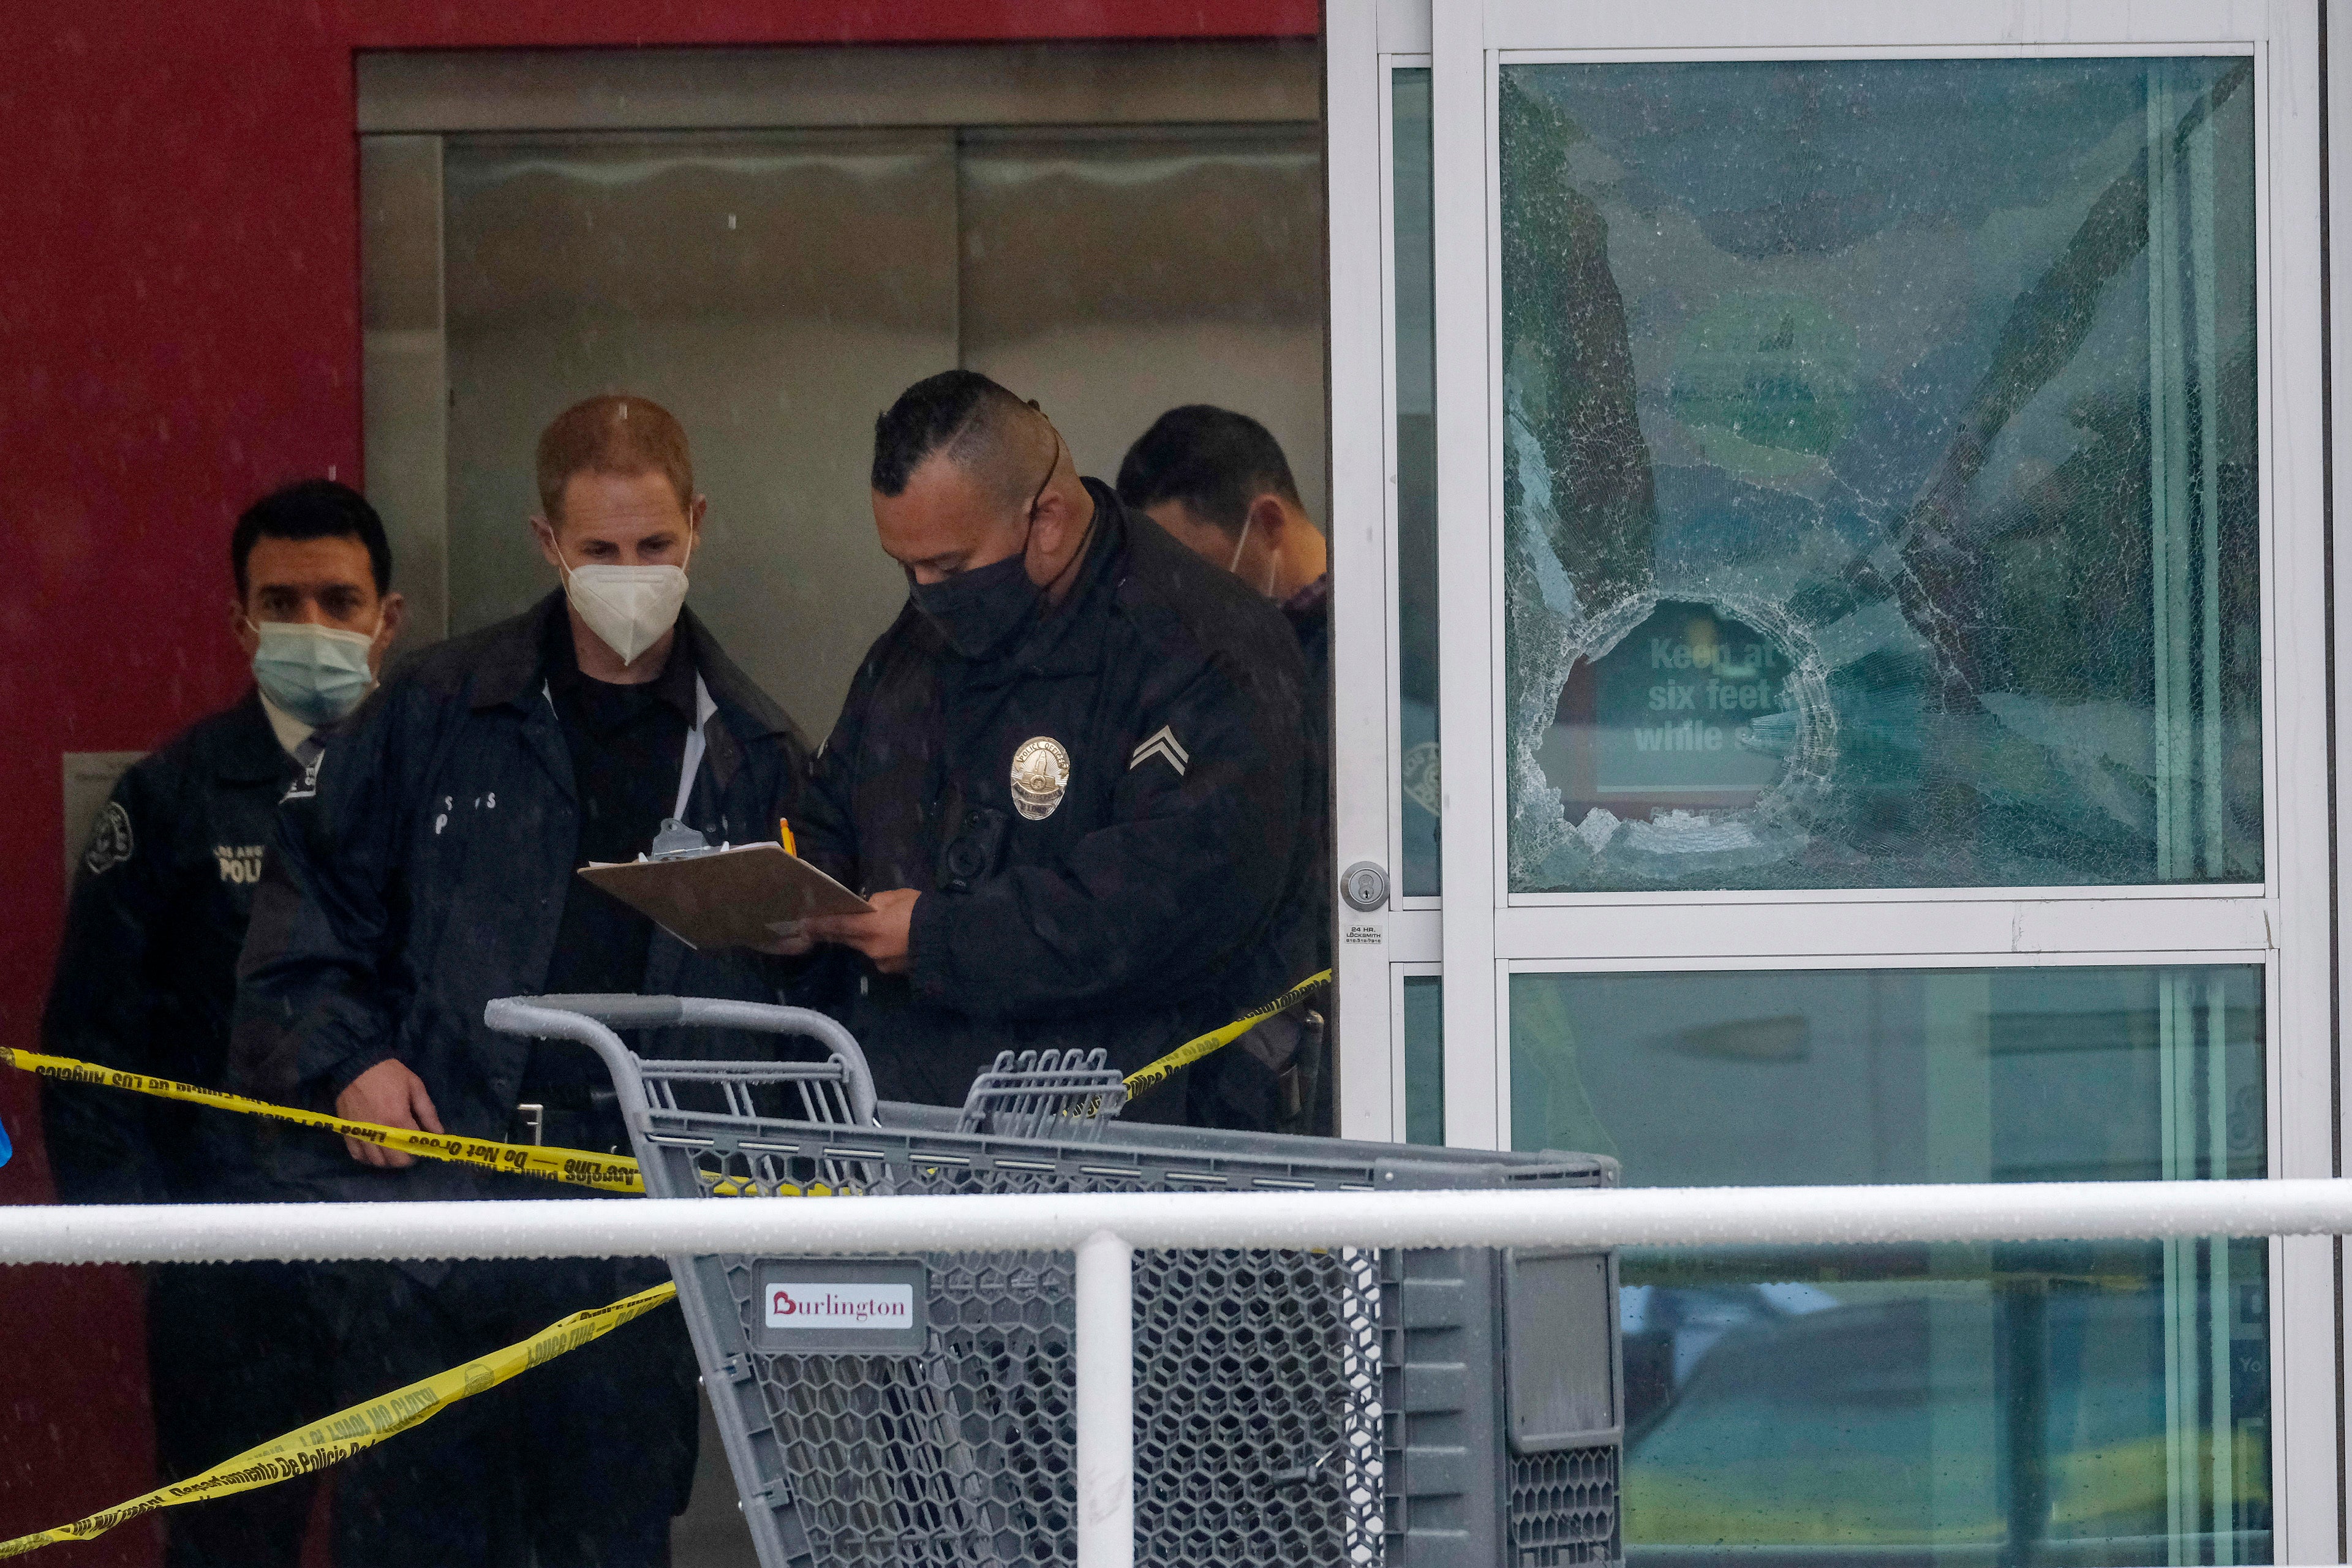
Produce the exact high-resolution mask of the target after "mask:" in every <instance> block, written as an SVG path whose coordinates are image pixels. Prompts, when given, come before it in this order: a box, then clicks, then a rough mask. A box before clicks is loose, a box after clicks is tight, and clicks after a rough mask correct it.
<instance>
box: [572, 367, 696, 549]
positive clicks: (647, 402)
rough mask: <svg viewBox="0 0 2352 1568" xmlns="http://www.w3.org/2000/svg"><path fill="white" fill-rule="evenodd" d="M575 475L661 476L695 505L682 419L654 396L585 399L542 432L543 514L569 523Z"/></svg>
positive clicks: (682, 500)
mask: <svg viewBox="0 0 2352 1568" xmlns="http://www.w3.org/2000/svg"><path fill="white" fill-rule="evenodd" d="M575 474H615V475H619V476H620V477H622V478H624V479H625V478H629V477H631V476H633V475H636V474H659V475H660V476H661V477H662V478H663V479H667V480H668V481H669V488H670V489H673V490H676V491H677V504H678V505H679V506H680V507H690V506H692V505H693V504H694V453H693V449H692V448H691V447H688V445H687V440H686V426H683V425H681V424H679V423H678V422H677V416H676V415H675V414H672V413H671V412H670V411H669V410H668V409H667V408H664V407H663V406H662V405H660V404H658V403H656V402H655V401H654V400H653V399H652V398H650V397H635V396H631V395H628V394H626V393H619V392H608V393H603V394H600V395H597V396H594V397H583V398H582V399H581V400H580V401H579V402H577V403H575V404H573V405H572V406H571V407H569V408H567V409H565V410H564V411H563V412H562V413H561V414H559V415H557V416H555V418H554V421H553V422H552V423H551V424H550V425H549V426H548V427H547V428H546V429H544V430H542V431H541V432H540V435H539V453H538V461H537V465H536V475H535V477H536V478H537V479H538V482H539V510H540V511H541V513H542V514H543V515H544V516H545V517H546V519H547V521H550V522H562V521H563V488H564V487H565V486H566V485H568V484H570V483H571V482H572V476H574V475H575Z"/></svg>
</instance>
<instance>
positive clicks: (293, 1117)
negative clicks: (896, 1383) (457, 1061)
mask: <svg viewBox="0 0 2352 1568" xmlns="http://www.w3.org/2000/svg"><path fill="white" fill-rule="evenodd" d="M1330 983H1331V972H1330V971H1329V970H1328V969H1326V970H1324V971H1322V972H1321V973H1316V974H1310V975H1308V976H1307V978H1306V979H1304V980H1302V981H1300V982H1299V983H1298V984H1296V985H1294V986H1292V987H1291V988H1290V989H1289V990H1287V991H1286V992H1284V993H1283V994H1281V995H1279V996H1277V997H1276V998H1275V999H1274V1000H1273V1001H1271V1002H1268V1003H1266V1004H1265V1005H1262V1006H1257V1007H1253V1008H1251V1009H1250V1010H1249V1011H1248V1012H1246V1013H1244V1014H1243V1015H1242V1016H1240V1017H1238V1018H1236V1019H1234V1021H1233V1022H1232V1023H1230V1024H1227V1025H1225V1026H1223V1028H1220V1029H1212V1030H1211V1031H1210V1032H1209V1033H1207V1034H1205V1035H1202V1036H1201V1037H1199V1038H1197V1039H1192V1040H1187V1041H1186V1042H1185V1043H1184V1044H1182V1045H1181V1046H1179V1047H1176V1048H1175V1049H1174V1050H1172V1051H1171V1052H1169V1053H1168V1054H1167V1055H1166V1056H1164V1057H1161V1058H1160V1059H1159V1060H1158V1061H1156V1062H1153V1063H1152V1064H1151V1065H1150V1066H1149V1067H1146V1068H1139V1069H1137V1070H1136V1071H1134V1072H1131V1073H1129V1074H1128V1075H1127V1094H1128V1098H1129V1100H1135V1099H1137V1098H1139V1097H1140V1096H1141V1095H1143V1094H1145V1093H1146V1092H1148V1091H1149V1090H1150V1089H1156V1088H1158V1087H1159V1086H1160V1084H1161V1083H1162V1082H1164V1081H1165V1080H1166V1079H1168V1078H1169V1076H1170V1075H1171V1074H1172V1073H1174V1072H1175V1071H1176V1070H1177V1069H1178V1068H1183V1067H1189V1066H1191V1065H1192V1063H1194V1062H1196V1061H1199V1060H1200V1059H1201V1058H1202V1057H1205V1056H1207V1055H1208V1054H1209V1053H1211V1052H1212V1051H1215V1050H1218V1049H1221V1048H1222V1047H1225V1046H1229V1045H1231V1044H1232V1043H1233V1042H1234V1041H1235V1040H1238V1039H1240V1038H1241V1037H1243V1036H1244V1035H1246V1034H1248V1033H1249V1032H1250V1031H1251V1030H1252V1029H1254V1028H1255V1027H1257V1026H1258V1025H1260V1024H1262V1023H1264V1022H1265V1020H1266V1019H1268V1018H1271V1017H1273V1016H1275V1015H1276V1013H1279V1012H1282V1011H1283V1010H1284V1009H1285V1008H1287V1007H1289V1006H1292V1005H1295V1004H1296V1003H1297V1002H1299V1001H1301V1000H1303V999H1304V998H1306V997H1307V996H1308V995H1310V994H1313V993H1315V992H1316V991H1318V990H1320V989H1321V988H1322V987H1324V986H1326V985H1328V984H1330ZM0 1067H13V1068H19V1069H20V1070H22V1071H25V1072H29V1073H37V1074H39V1075H40V1076H41V1077H43V1078H51V1079H58V1081H59V1082H61V1083H94V1084H100V1085H102V1086H104V1087H105V1088H108V1089H128V1090H130V1091H131V1093H133V1094H147V1095H153V1096H155V1097H156V1098H157V1099H159V1100H182V1101H184V1102H185V1103H187V1104H190V1105H209V1106H211V1107H213V1108H214V1109H215V1110H236V1111H242V1112H244V1113H245V1114H246V1115H247V1116H260V1117H266V1118H267V1119H268V1120H269V1121H283V1122H287V1123H289V1124H290V1125H292V1126H296V1127H316V1128H318V1129H320V1131H327V1132H336V1133H340V1134H341V1135H342V1136H343V1137H345V1138H356V1139H359V1140H360V1141H362V1142H367V1143H374V1144H378V1145H380V1146H382V1147H383V1148H386V1149H397V1150H399V1151H400V1152H402V1153H404V1154H421V1155H423V1156H424V1157H425V1159H428V1160H446V1161H449V1162H451V1163H456V1164H461V1165H478V1166H479V1167H481V1168H482V1169H483V1170H486V1171H504V1172H507V1173H509V1174H511V1175H518V1176H537V1177H539V1178H541V1180H543V1181H550V1182H566V1183H569V1184H572V1185H573V1186H581V1187H593V1188H595V1189H596V1190H598V1191H599V1192H607V1193H639V1194H642V1193H643V1192H644V1191H645V1190H646V1183H645V1175H644V1173H642V1172H641V1171H640V1170H639V1169H638V1168H637V1163H636V1162H635V1160H633V1159H631V1158H629V1156H627V1155H626V1154H595V1153H591V1152H589V1151H587V1150H585V1149H554V1148H547V1147H543V1146H541V1145H540V1144H536V1143H499V1142H493V1141H491V1140H489V1139H487V1138H461V1137H458V1136H457V1134H455V1133H451V1132H426V1131H421V1130H419V1129H416V1128H413V1127H381V1126H378V1125H377V1124H376V1123H374V1122H373V1121H345V1120H344V1119H343V1118H341V1117H340V1116H330V1115H328V1114H327V1113H326V1112H324V1111H319V1110H297V1109H295V1108H294V1107H292V1106H290V1105H275V1104H272V1103H271V1102H269V1101H268V1100H249V1099H247V1097H245V1096H244V1095H241V1094H230V1093H228V1092H226V1090H224V1089H200V1088H198V1087H197V1086H196V1085H194V1084H192V1083H179V1082H176V1081H174V1080H173V1079H168V1078H150V1077H149V1076H147V1075H146V1074H145V1073H135V1072H124V1071H122V1070H121V1068H108V1067H100V1066H99V1065H97V1064H96V1063H94V1062H83V1061H76V1060H74V1059H73V1058H71V1057H50V1056H43V1055H42V1054H40V1053H39V1052H37V1051H22V1050H16V1049H14V1048H12V1047H7V1046H0ZM745 1185H746V1189H747V1190H746V1191H745V1192H744V1193H743V1194H741V1195H749V1184H745ZM730 1186H731V1184H728V1183H724V1182H722V1183H721V1184H719V1189H718V1191H717V1193H716V1194H715V1195H717V1196H720V1197H733V1196H736V1195H738V1193H737V1192H735V1191H733V1190H730ZM786 1190H787V1191H789V1192H790V1195H793V1196H795V1197H797V1196H800V1195H801V1194H800V1193H799V1192H798V1191H797V1190H793V1189H786ZM808 1195H810V1196H823V1195H827V1194H824V1193H822V1192H820V1191H818V1190H815V1189H812V1190H811V1192H810V1193H809V1194H808Z"/></svg>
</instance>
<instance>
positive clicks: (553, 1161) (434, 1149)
mask: <svg viewBox="0 0 2352 1568" xmlns="http://www.w3.org/2000/svg"><path fill="white" fill-rule="evenodd" d="M0 1067H13V1068H22V1069H23V1070H25V1071H26V1072H30V1073H38V1074H40V1075H41V1076H42V1077H43V1078H53V1079H58V1081H59V1082H61V1083H95V1084H103V1085H104V1086H106V1087H107V1088H109V1089H129V1090H131V1092H132V1093H134V1094H152V1095H154V1096H156V1097H157V1098H158V1099H162V1100H185V1101H186V1102H188V1103H189V1104H191V1105H209V1106H213V1107H215V1108H216V1109H218V1110H241V1111H243V1112H245V1113H246V1114H247V1115H248V1116H266V1117H268V1119H269V1120H270V1121H286V1122H291V1123H292V1124H293V1125H295V1126H297V1127H317V1128H321V1129H324V1130H325V1131H330V1132H340V1133H341V1134H342V1135H343V1136H344V1137H346V1138H356V1139H359V1140H360V1141H362V1142H367V1143H376V1144H381V1145H382V1146H383V1147H384V1148H386V1149H397V1150H399V1151H400V1152H402V1153H404V1154H422V1155H424V1156H425V1158H426V1159H428V1160H448V1161H452V1162H454V1163H457V1164H461V1165H479V1166H480V1167H481V1168H482V1169H484V1170H486V1171H506V1172H509V1173H512V1174H515V1175H519V1176H537V1177H540V1178H541V1180H543V1181H550V1182H568V1183H570V1184H572V1185H573V1186H579V1187H594V1188H595V1189H597V1190H598V1191H599V1192H607V1193H642V1192H644V1191H645V1190H646V1183H645V1177H644V1175H643V1174H642V1173H640V1172H639V1171H638V1169H637V1163H636V1162H635V1160H632V1159H630V1158H629V1157H628V1156H627V1155H626V1154H592V1153H590V1152H588V1151H587V1150H585V1149H551V1148H544V1147H541V1145H539V1144H536V1143H496V1142H491V1141H490V1140H488V1139H487V1138H460V1137H458V1136H457V1135H456V1134H455V1133H449V1132H425V1131H418V1130H417V1129H415V1128H413V1127H379V1126H377V1125H376V1124H375V1123H374V1122H373V1121H344V1120H343V1119H342V1118H341V1117H340V1116H330V1115H327V1114H326V1113H325V1112H323V1111H318V1110H295V1109H294V1108H293V1107H292V1106H289V1105H272V1104H271V1103H270V1102H269V1101H268V1100H247V1098H246V1097H245V1096H243V1095H241V1094H228V1093H226V1092H224V1091H222V1090H220V1089H199V1088H197V1087H196V1086H195V1085H194V1084H192V1083H175V1082H173V1080H172V1079H168V1078H149V1077H148V1076H147V1075H146V1074H144V1073H135V1072H123V1071H121V1070H120V1069H118V1068H103V1067H99V1066H97V1065H95V1064H94V1063H90V1062H78V1061H75V1060H74V1059H73V1058H70V1057H45V1056H42V1055H40V1054H39V1053H38V1052H36V1051H19V1050H12V1049H11V1048H9V1047H6V1046H0Z"/></svg>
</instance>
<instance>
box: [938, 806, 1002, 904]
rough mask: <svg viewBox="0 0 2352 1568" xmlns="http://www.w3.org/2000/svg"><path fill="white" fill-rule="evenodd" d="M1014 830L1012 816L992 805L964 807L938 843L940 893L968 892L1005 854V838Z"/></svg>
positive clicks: (995, 866)
mask: <svg viewBox="0 0 2352 1568" xmlns="http://www.w3.org/2000/svg"><path fill="white" fill-rule="evenodd" d="M1012 832H1013V818H1012V816H1010V815H1009V814H1008V813H1005V812H1003V811H999V810H998V809H996V808H995V807H994V806H985V805H984V806H974V807H971V808H970V809H967V810H966V811H965V812H964V813H963V815H962V818H961V820H960V821H959V822H958V823H957V824H956V830H955V831H954V832H953V833H951V834H950V835H949V836H948V841H947V842H946V843H945V844H943V845H941V846H940V865H939V877H938V881H939V887H940V891H941V892H943V893H968V892H970V891H971V887H972V884H973V883H975V882H977V881H979V880H980V879H982V878H983V877H986V876H987V875H988V874H989V873H991V872H992V871H994V870H995V869H996V868H997V864H998V863H999V862H1000V861H1002V860H1003V858H1004V842H1005V839H1006V838H1007V837H1010V836H1011V834H1012Z"/></svg>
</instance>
